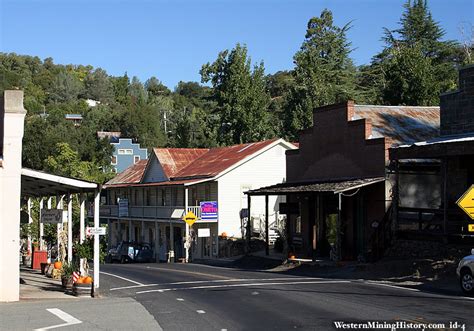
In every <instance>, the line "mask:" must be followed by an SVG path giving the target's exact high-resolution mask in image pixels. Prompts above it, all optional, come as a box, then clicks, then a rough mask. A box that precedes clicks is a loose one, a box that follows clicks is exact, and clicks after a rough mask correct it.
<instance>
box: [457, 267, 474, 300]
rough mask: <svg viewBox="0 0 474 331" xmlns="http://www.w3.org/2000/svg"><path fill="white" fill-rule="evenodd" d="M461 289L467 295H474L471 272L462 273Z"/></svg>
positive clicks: (464, 271) (473, 280)
mask: <svg viewBox="0 0 474 331" xmlns="http://www.w3.org/2000/svg"><path fill="white" fill-rule="evenodd" d="M460 282H461V289H462V291H463V292H464V293H466V294H470V295H472V294H474V278H473V277H472V274H471V272H470V271H469V270H466V269H465V270H462V271H461V278H460Z"/></svg>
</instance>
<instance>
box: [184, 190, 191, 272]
mask: <svg viewBox="0 0 474 331" xmlns="http://www.w3.org/2000/svg"><path fill="white" fill-rule="evenodd" d="M188 208H189V207H188V187H187V186H185V187H184V215H186V214H187V213H188ZM185 226H186V239H185V244H184V249H185V250H186V256H185V257H186V263H188V262H189V244H190V242H191V241H190V238H189V225H188V223H186V225H185Z"/></svg>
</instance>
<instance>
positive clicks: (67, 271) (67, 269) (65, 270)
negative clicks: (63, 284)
mask: <svg viewBox="0 0 474 331" xmlns="http://www.w3.org/2000/svg"><path fill="white" fill-rule="evenodd" d="M78 269H79V266H78V265H77V263H75V262H64V263H63V266H62V268H61V277H64V278H71V277H72V273H73V272H74V271H77V270H78Z"/></svg>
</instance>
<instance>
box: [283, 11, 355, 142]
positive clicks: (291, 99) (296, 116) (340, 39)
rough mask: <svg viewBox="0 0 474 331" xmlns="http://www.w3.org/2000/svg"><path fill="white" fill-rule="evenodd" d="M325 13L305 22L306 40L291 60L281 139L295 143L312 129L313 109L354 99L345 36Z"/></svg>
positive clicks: (348, 25) (352, 68) (345, 27)
mask: <svg viewBox="0 0 474 331" xmlns="http://www.w3.org/2000/svg"><path fill="white" fill-rule="evenodd" d="M349 29H350V24H349V23H348V24H346V25H345V26H343V27H342V28H341V27H338V26H335V25H334V23H333V16H332V13H331V12H330V11H329V10H327V9H325V10H323V11H322V13H321V15H320V17H313V18H311V19H310V20H309V22H308V28H307V31H306V38H305V41H304V42H303V44H302V46H301V49H300V50H299V51H298V52H297V53H296V54H295V56H294V58H293V59H294V63H295V69H294V71H293V76H294V86H293V87H292V88H291V90H290V92H289V94H288V96H287V98H288V100H287V107H286V108H287V109H286V111H285V113H284V126H285V129H286V132H285V133H284V135H285V136H286V137H288V138H289V139H297V138H298V131H299V130H301V129H304V128H306V127H309V126H311V125H312V114H313V109H314V108H316V107H319V106H324V105H327V104H332V103H337V102H342V101H345V100H347V99H350V98H354V96H355V68H354V65H353V63H352V60H351V59H350V57H349V54H350V52H351V49H350V43H349V42H348V41H347V38H346V33H347V31H348V30H349Z"/></svg>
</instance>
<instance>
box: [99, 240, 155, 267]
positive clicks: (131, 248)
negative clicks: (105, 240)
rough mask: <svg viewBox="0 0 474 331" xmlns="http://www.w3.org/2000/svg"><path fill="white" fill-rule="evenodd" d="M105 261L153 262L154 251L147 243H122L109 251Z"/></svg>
mask: <svg viewBox="0 0 474 331" xmlns="http://www.w3.org/2000/svg"><path fill="white" fill-rule="evenodd" d="M105 261H106V262H108V263H113V262H115V261H118V262H120V263H128V262H151V261H153V249H152V248H151V246H150V245H149V244H147V243H136V242H128V241H122V242H120V244H119V245H118V246H117V247H116V248H112V249H110V250H109V252H108V254H107V256H106V257H105Z"/></svg>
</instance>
